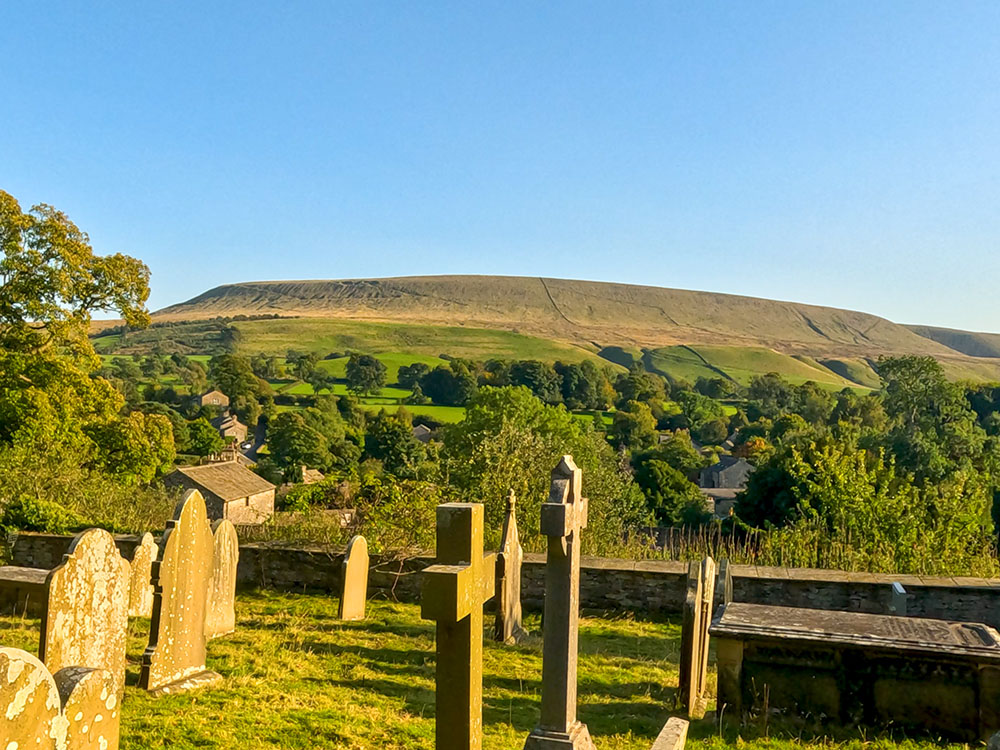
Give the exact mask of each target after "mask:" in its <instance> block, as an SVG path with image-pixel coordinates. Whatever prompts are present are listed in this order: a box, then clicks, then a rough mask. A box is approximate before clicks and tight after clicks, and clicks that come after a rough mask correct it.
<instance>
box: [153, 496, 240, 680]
mask: <svg viewBox="0 0 1000 750" xmlns="http://www.w3.org/2000/svg"><path fill="white" fill-rule="evenodd" d="M162 546H163V552H162V554H161V556H160V559H159V560H157V561H156V562H154V563H153V617H152V619H151V621H150V630H149V645H148V646H147V647H146V651H145V653H144V654H143V655H142V671H141V672H140V673H139V687H141V688H143V689H145V690H149V691H152V692H155V693H157V694H165V693H174V692H180V691H184V690H190V689H193V688H196V687H202V686H205V685H210V684H212V683H216V682H219V681H221V679H222V677H221V676H220V675H218V674H216V673H215V672H210V671H208V670H207V669H206V668H205V642H206V638H205V614H206V609H207V607H208V589H209V584H210V583H211V579H212V566H213V560H214V539H213V536H212V527H211V526H210V525H209V523H208V516H207V514H206V511H205V500H204V498H202V496H201V493H200V492H198V491H197V490H189V491H188V493H187V494H186V495H184V499H183V500H181V502H180V503H178V505H177V507H176V508H175V509H174V517H173V519H172V520H170V521H168V522H167V529H166V532H165V533H164V535H163V542H162Z"/></svg>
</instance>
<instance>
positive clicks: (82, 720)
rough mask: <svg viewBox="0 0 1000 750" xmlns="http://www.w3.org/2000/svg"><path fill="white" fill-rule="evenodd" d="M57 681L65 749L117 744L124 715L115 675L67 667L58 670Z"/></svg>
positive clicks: (107, 749)
mask: <svg viewBox="0 0 1000 750" xmlns="http://www.w3.org/2000/svg"><path fill="white" fill-rule="evenodd" d="M55 682H56V685H57V686H58V688H59V696H60V699H61V700H62V703H63V707H62V713H63V716H64V717H65V721H66V750H113V749H114V748H117V747H118V734H119V725H120V723H121V716H120V713H119V711H120V708H119V701H118V693H117V692H116V691H115V681H114V675H112V674H111V673H110V672H108V671H106V670H103V669H88V668H86V667H67V668H66V669H62V670H60V671H59V672H58V673H56V676H55ZM56 746H57V747H58V743H57V745H56Z"/></svg>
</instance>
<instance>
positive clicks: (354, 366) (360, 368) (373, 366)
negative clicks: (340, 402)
mask: <svg viewBox="0 0 1000 750" xmlns="http://www.w3.org/2000/svg"><path fill="white" fill-rule="evenodd" d="M385 382H386V367H385V364H384V363H383V362H382V361H381V360H379V359H377V358H375V357H373V356H372V355H370V354H352V355H351V356H350V358H349V359H348V360H347V390H349V391H350V392H351V393H355V394H358V395H361V396H370V395H372V394H373V393H378V392H379V391H380V390H382V388H384V387H385Z"/></svg>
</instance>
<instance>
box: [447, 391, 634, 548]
mask: <svg viewBox="0 0 1000 750" xmlns="http://www.w3.org/2000/svg"><path fill="white" fill-rule="evenodd" d="M442 432H443V436H444V444H445V460H446V468H447V471H448V472H449V475H450V479H451V484H452V486H453V487H454V488H455V490H456V492H457V493H458V494H459V496H460V497H463V498H470V499H472V498H474V499H477V500H481V501H482V502H483V503H484V504H485V505H486V519H487V523H486V526H487V529H488V532H487V533H488V535H490V543H496V542H498V541H499V538H498V537H499V530H500V528H501V525H502V522H503V516H504V512H505V509H506V502H507V495H508V492H509V491H510V490H511V489H513V490H514V492H515V494H516V495H517V498H518V508H519V515H518V523H519V527H520V531H521V534H522V540H523V541H524V542H525V544H528V545H529V546H530V545H535V546H537V545H538V544H539V543H540V541H541V539H540V537H539V534H538V518H539V514H540V512H541V511H540V506H541V503H542V502H543V501H544V500H545V499H546V497H547V496H548V490H549V476H550V473H551V471H552V469H553V468H554V467H555V466H556V464H557V463H558V462H559V460H560V458H561V457H562V456H563V455H564V454H566V453H569V454H571V455H572V456H573V458H574V460H575V461H576V463H577V465H578V466H579V467H580V468H581V469H583V491H584V494H585V495H586V496H587V497H588V498H589V499H590V510H589V513H590V516H589V522H588V527H587V534H585V535H584V537H583V544H584V548H585V549H586V550H588V551H589V552H600V551H601V550H610V549H612V548H615V547H616V546H617V545H619V544H620V541H621V539H622V535H623V534H624V533H625V530H626V529H631V528H634V527H635V526H646V525H648V521H649V520H650V518H649V516H648V512H647V511H646V509H645V500H644V498H643V497H642V493H641V492H640V491H639V488H638V487H637V486H636V485H635V483H634V482H633V481H632V479H631V477H630V476H629V475H628V474H627V473H626V472H624V471H623V470H622V468H621V467H620V465H619V461H618V458H617V456H616V455H615V453H614V451H613V450H612V448H611V446H609V445H608V443H607V441H606V440H604V438H603V437H602V436H601V435H600V434H599V433H595V432H594V431H593V430H592V429H591V428H589V427H587V426H586V425H584V424H582V423H581V422H580V421H579V420H576V419H574V418H573V416H572V415H571V414H570V413H569V412H568V411H566V409H565V408H563V407H562V406H550V405H547V404H544V403H542V402H541V401H540V400H538V399H537V398H535V397H534V396H533V395H532V394H531V392H530V391H529V390H528V389H527V388H524V387H518V388H515V387H503V388H482V389H480V390H479V392H478V393H477V394H476V395H475V397H473V399H472V400H471V401H470V402H469V404H468V406H467V411H466V418H465V420H464V421H462V422H460V423H458V424H456V425H447V426H445V427H444V428H443V429H442Z"/></svg>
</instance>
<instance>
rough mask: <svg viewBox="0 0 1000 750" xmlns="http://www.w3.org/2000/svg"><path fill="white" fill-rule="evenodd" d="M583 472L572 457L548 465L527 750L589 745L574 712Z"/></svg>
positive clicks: (583, 517) (584, 503)
mask: <svg viewBox="0 0 1000 750" xmlns="http://www.w3.org/2000/svg"><path fill="white" fill-rule="evenodd" d="M582 492H583V472H582V471H581V470H580V469H578V468H577V466H576V464H575V463H573V457H572V456H563V457H562V460H561V461H560V462H559V465H558V466H556V468H555V469H553V470H552V485H551V488H550V490H549V499H548V501H547V502H545V503H543V504H542V514H541V523H540V528H541V532H542V533H543V534H544V535H545V536H547V537H548V555H547V558H546V563H545V612H544V617H545V620H544V622H545V626H544V643H543V646H542V716H541V720H540V721H539V723H538V726H537V727H535V729H534V730H532V732H531V734H530V735H528V739H527V741H526V742H525V743H524V747H525V750H550V749H555V748H573V749H574V750H581V749H584V748H586V749H587V750H593V748H594V741H593V740H592V739H591V737H590V731H589V730H588V729H587V725H586V724H584V723H583V722H581V721H580V720H579V719H577V717H576V689H577V680H576V673H577V639H578V630H579V625H580V532H581V531H582V530H583V529H584V528H586V526H587V498H585V497H583V494H582Z"/></svg>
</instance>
